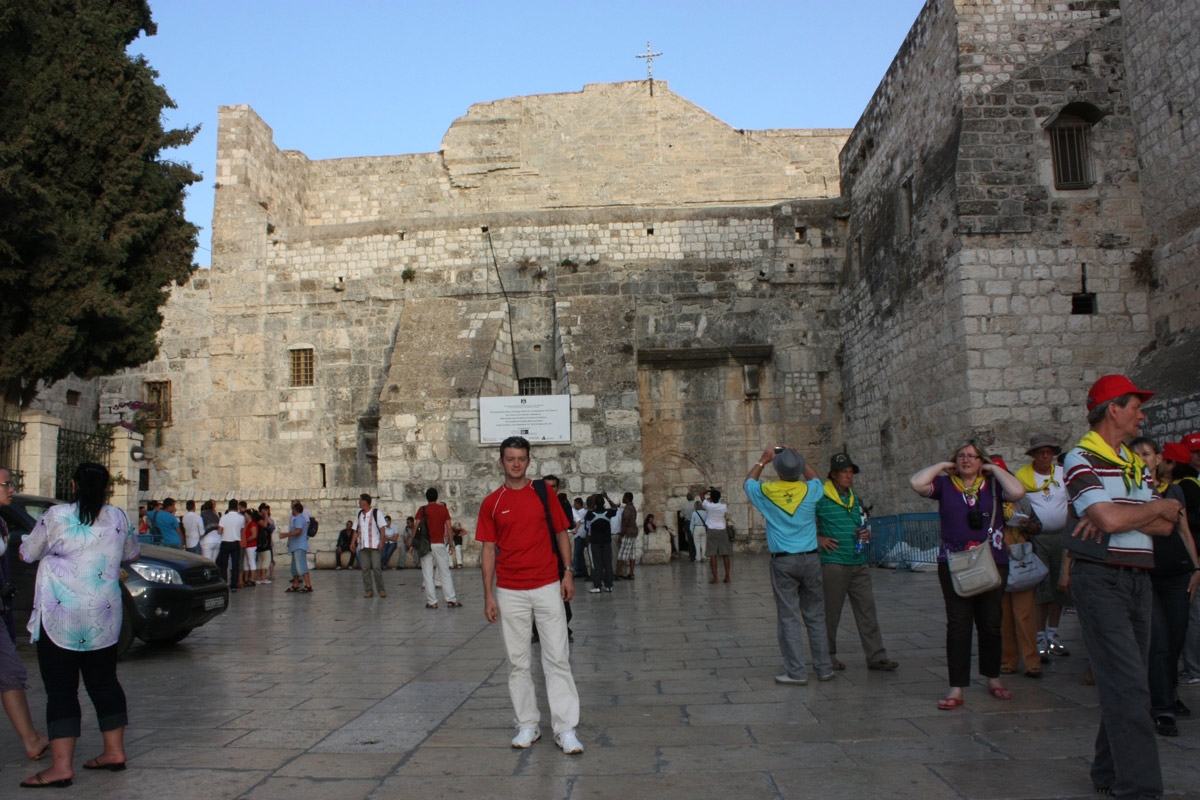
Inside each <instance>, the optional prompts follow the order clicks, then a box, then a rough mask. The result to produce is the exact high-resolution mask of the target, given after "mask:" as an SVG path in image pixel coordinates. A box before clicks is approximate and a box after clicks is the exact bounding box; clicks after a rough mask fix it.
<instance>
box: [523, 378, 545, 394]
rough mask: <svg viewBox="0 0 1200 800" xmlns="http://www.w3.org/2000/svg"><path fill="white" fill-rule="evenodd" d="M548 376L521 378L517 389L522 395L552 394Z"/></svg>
mask: <svg viewBox="0 0 1200 800" xmlns="http://www.w3.org/2000/svg"><path fill="white" fill-rule="evenodd" d="M552 388H553V387H552V385H551V383H550V379H549V378H521V380H520V381H519V382H518V390H519V391H520V393H521V394H523V395H533V394H553V392H552V391H551V389H552Z"/></svg>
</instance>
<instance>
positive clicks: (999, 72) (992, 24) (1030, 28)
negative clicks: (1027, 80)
mask: <svg viewBox="0 0 1200 800" xmlns="http://www.w3.org/2000/svg"><path fill="white" fill-rule="evenodd" d="M941 4H942V0H930V3H929V4H928V5H927V6H926V8H927V9H928V8H930V7H931V6H938V5H941ZM1151 5H1153V4H1151ZM1120 6H1121V4H1120V3H1119V2H1118V0H1088V1H1087V2H1082V3H1064V2H1061V0H1039V2H1027V1H1025V0H1021V1H1020V2H1008V1H1007V0H1001V1H1000V2H998V1H997V0H953V13H954V16H955V18H956V24H957V27H958V36H959V59H958V61H959V82H960V84H961V86H962V90H963V91H964V92H965V93H972V92H980V91H982V92H989V91H991V90H993V89H994V88H996V87H997V86H999V85H1001V84H1004V83H1007V82H1008V81H1010V80H1012V78H1013V76H1014V75H1015V74H1017V73H1019V72H1021V71H1022V70H1023V69H1025V68H1026V67H1027V66H1028V65H1029V64H1032V63H1036V62H1039V61H1042V60H1044V59H1045V58H1047V57H1048V56H1049V55H1051V54H1053V53H1054V51H1055V50H1057V49H1059V48H1062V47H1063V46H1065V45H1067V44H1069V43H1070V42H1072V41H1074V40H1075V39H1077V38H1079V36H1081V35H1083V34H1086V32H1087V31H1088V30H1089V29H1092V28H1098V27H1102V26H1104V25H1106V24H1107V23H1108V22H1110V21H1111V20H1113V19H1115V18H1117V17H1119V16H1120V14H1121V7H1120Z"/></svg>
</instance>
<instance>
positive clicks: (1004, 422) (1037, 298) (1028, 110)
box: [952, 18, 1149, 464]
mask: <svg viewBox="0 0 1200 800" xmlns="http://www.w3.org/2000/svg"><path fill="white" fill-rule="evenodd" d="M1078 37H1079V38H1077V39H1075V41H1073V42H1071V43H1070V44H1067V45H1063V44H1061V43H1060V45H1059V47H1058V49H1057V50H1056V51H1054V52H1051V53H1050V54H1049V55H1047V56H1046V57H1045V58H1044V59H1042V60H1041V61H1038V62H1037V63H1033V64H1030V65H1029V66H1027V67H1025V68H1024V69H1021V70H1018V71H1015V72H1013V73H1012V80H1011V81H1008V82H1004V83H998V84H995V85H993V86H992V87H991V88H990V90H989V91H987V92H986V93H968V94H966V95H965V96H964V99H963V106H964V107H963V131H962V136H961V147H960V151H959V159H958V166H957V169H956V182H957V186H958V193H959V204H958V210H959V222H958V232H959V234H960V236H961V239H962V243H963V250H962V251H960V253H959V254H958V263H957V267H958V270H959V271H958V272H957V274H952V278H953V279H955V280H958V281H960V282H961V284H960V285H961V289H962V293H963V311H964V317H965V319H964V334H965V336H966V341H967V347H968V353H967V357H968V360H967V369H968V373H967V377H968V381H969V384H970V386H969V388H970V407H971V409H972V430H973V432H974V433H975V434H976V435H977V436H978V438H979V439H980V441H981V443H983V444H985V445H987V446H991V447H993V448H994V449H995V450H996V451H997V452H1001V453H1003V454H1004V455H1005V456H1010V455H1016V454H1020V453H1023V451H1024V447H1023V443H1025V442H1027V441H1028V437H1029V436H1030V435H1031V434H1032V433H1034V432H1038V431H1047V432H1050V433H1054V434H1057V435H1060V436H1061V437H1062V438H1063V440H1064V441H1067V440H1069V439H1075V438H1078V436H1079V435H1081V434H1082V433H1083V432H1084V430H1085V429H1086V425H1085V422H1084V413H1083V410H1082V406H1083V400H1084V398H1085V396H1086V392H1087V388H1088V387H1089V386H1090V385H1091V383H1092V382H1093V381H1094V380H1095V379H1096V378H1097V377H1099V376H1100V375H1102V374H1104V373H1105V372H1111V371H1121V370H1123V368H1124V366H1125V365H1126V364H1127V363H1129V361H1130V360H1131V359H1133V358H1134V357H1135V356H1136V355H1137V353H1138V351H1139V350H1141V349H1142V348H1143V347H1144V346H1145V345H1146V343H1147V341H1148V339H1149V337H1148V333H1149V325H1148V317H1147V297H1146V287H1145V286H1144V285H1143V284H1141V283H1139V281H1138V278H1137V276H1136V274H1135V270H1134V269H1133V265H1134V263H1135V262H1136V261H1137V260H1138V258H1139V256H1140V254H1141V252H1142V248H1144V246H1145V244H1146V238H1145V231H1144V226H1143V221H1142V203H1141V191H1140V186H1139V180H1138V162H1137V158H1136V150H1135V137H1134V130H1133V126H1132V122H1131V120H1130V117H1129V110H1128V107H1127V105H1126V94H1125V86H1126V81H1125V71H1124V68H1123V55H1122V40H1123V35H1122V21H1121V20H1120V19H1119V18H1115V19H1112V20H1111V21H1110V22H1108V23H1107V24H1104V25H1102V26H1100V27H1095V26H1093V25H1092V24H1091V23H1090V22H1089V23H1088V24H1086V25H1084V26H1083V27H1082V29H1081V30H1079V31H1078ZM1073 102H1086V103H1090V104H1092V105H1093V106H1095V107H1096V108H1098V109H1100V110H1101V111H1103V112H1105V113H1106V114H1107V116H1105V117H1104V118H1103V119H1102V120H1100V121H1099V122H1097V123H1096V124H1094V125H1093V126H1092V127H1091V131H1090V133H1091V140H1090V152H1091V156H1092V159H1093V169H1094V174H1095V179H1096V182H1095V184H1094V185H1093V186H1091V187H1090V188H1087V189H1074V190H1059V189H1056V188H1055V187H1054V180H1053V170H1052V164H1051V154H1050V142H1049V136H1048V134H1047V133H1046V132H1045V131H1044V130H1043V129H1042V123H1043V122H1044V121H1045V120H1047V119H1048V118H1049V117H1050V116H1051V115H1052V114H1054V113H1055V112H1056V111H1058V110H1059V109H1062V108H1063V107H1064V106H1066V105H1067V104H1068V103H1073ZM1085 286H1086V291H1087V292H1089V293H1093V294H1094V297H1095V306H1096V313H1095V314H1075V313H1073V308H1072V298H1073V296H1074V295H1075V294H1076V293H1079V292H1081V291H1083V290H1084V288H1085ZM1023 461H1024V457H1023V455H1022V456H1020V457H1018V458H1017V461H1016V463H1018V464H1019V463H1023Z"/></svg>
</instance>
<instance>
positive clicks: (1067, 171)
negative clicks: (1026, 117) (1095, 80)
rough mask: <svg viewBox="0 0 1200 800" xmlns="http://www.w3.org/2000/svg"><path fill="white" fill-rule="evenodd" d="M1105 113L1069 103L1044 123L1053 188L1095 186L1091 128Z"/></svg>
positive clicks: (1087, 105)
mask: <svg viewBox="0 0 1200 800" xmlns="http://www.w3.org/2000/svg"><path fill="white" fill-rule="evenodd" d="M1104 116H1105V115H1104V112H1103V111H1101V110H1100V109H1098V108H1096V107H1095V106H1093V105H1091V104H1090V103H1068V104H1067V105H1066V106H1063V108H1062V109H1061V110H1060V111H1059V112H1058V113H1056V114H1053V115H1051V117H1050V118H1049V119H1048V120H1046V122H1045V123H1044V125H1043V127H1045V129H1046V132H1047V133H1048V134H1049V135H1050V159H1051V161H1053V163H1054V188H1055V189H1087V188H1090V187H1091V186H1092V185H1094V184H1095V183H1096V177H1095V171H1094V169H1093V167H1092V126H1093V125H1095V124H1096V123H1097V122H1099V121H1100V120H1102V119H1104Z"/></svg>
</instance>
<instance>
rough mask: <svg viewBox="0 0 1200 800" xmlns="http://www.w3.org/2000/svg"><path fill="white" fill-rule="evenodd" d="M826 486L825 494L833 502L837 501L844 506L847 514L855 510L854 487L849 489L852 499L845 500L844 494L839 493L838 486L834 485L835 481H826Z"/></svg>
mask: <svg viewBox="0 0 1200 800" xmlns="http://www.w3.org/2000/svg"><path fill="white" fill-rule="evenodd" d="M824 488H825V496H826V497H828V498H829V499H830V500H832V501H833V502H835V503H837V504H838V505H839V506H841V507H842V508H844V509H846V513H847V514H850V513H852V512H853V510H854V490H853V489H849V490H848V491H849V492H850V499H849V500H843V499H842V496H841V495H840V494H838V490H837V487H836V486H834V485H833V481H825V484H824Z"/></svg>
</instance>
